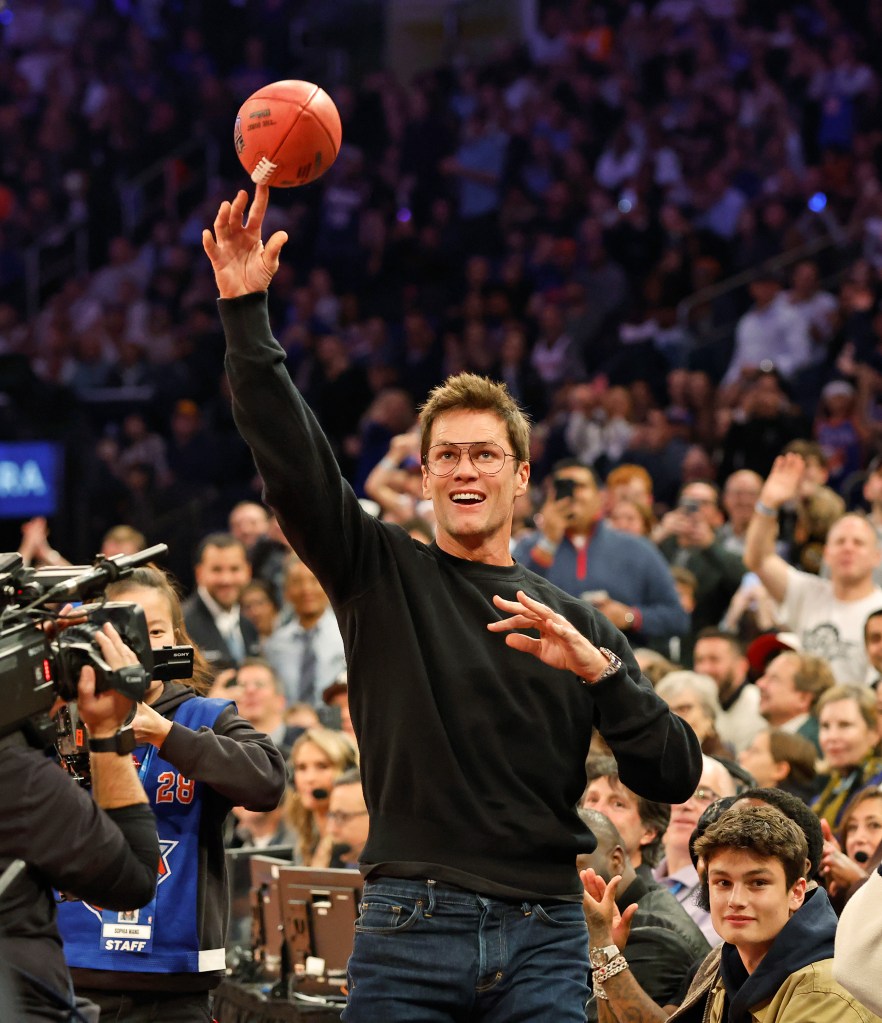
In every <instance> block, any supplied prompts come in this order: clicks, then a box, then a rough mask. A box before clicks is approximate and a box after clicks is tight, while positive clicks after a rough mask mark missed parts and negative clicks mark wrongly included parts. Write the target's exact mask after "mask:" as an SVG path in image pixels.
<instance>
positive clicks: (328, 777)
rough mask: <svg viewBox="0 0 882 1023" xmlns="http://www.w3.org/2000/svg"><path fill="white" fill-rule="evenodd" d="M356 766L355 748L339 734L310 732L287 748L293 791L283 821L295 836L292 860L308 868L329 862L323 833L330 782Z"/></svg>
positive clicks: (326, 836) (328, 844)
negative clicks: (292, 775) (289, 749)
mask: <svg viewBox="0 0 882 1023" xmlns="http://www.w3.org/2000/svg"><path fill="white" fill-rule="evenodd" d="M357 763H358V754H357V753H356V750H355V747H354V746H353V745H352V743H351V742H350V741H349V740H348V739H347V738H346V736H345V735H344V734H343V733H342V732H335V731H332V730H331V729H330V728H322V727H317V728H310V729H308V730H307V731H306V732H304V733H303V735H301V736H300V737H299V738H298V739H297V741H296V742H295V743H294V745H293V747H292V748H291V767H292V769H293V773H294V781H293V790H290V789H289V791H288V799H287V807H286V812H285V818H286V820H287V821H288V823H289V825H290V826H291V828H292V829H293V831H294V832H295V834H296V836H297V845H296V847H295V849H294V859H295V862H297V863H303V864H305V865H306V866H311V867H326V866H327V865H328V864H329V863H330V861H331V846H332V842H331V838H330V835H329V834H328V832H327V818H328V803H329V800H330V796H331V786H332V785H333V784H334V780H335V779H336V778H339V776H340V775H341V774H342V773H343V772H344V771H346V770H348V769H349V768H350V767H354V766H356V764H357Z"/></svg>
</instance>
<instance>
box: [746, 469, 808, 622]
mask: <svg viewBox="0 0 882 1023" xmlns="http://www.w3.org/2000/svg"><path fill="white" fill-rule="evenodd" d="M804 471H805V462H804V461H803V458H802V456H801V455H796V454H792V453H791V454H786V455H779V456H778V457H777V458H776V459H775V462H774V464H773V465H772V471H771V472H770V473H769V475H768V477H767V478H766V481H765V483H763V488H762V490H761V491H760V496H759V501H757V506H756V511H754V513H753V518H751V520H750V523H749V525H748V527H747V536H746V538H745V541H744V564H745V565H746V566H747V568H748V569H749V570H750V571H751V572H756V574H757V575H758V576H759V577H760V579H761V580H762V583H763V585H764V586H765V588H766V589H767V590H768V591H769V595H770V596H771V597H772V599H773V600H777V601H778V602H779V603H780V601H782V600H783V599H784V594H785V593H786V592H787V570H788V565H787V562H786V561H785V560H784V559H783V558H782V557H781V556H780V554H778V553H776V551H775V540H776V539H777V536H778V512H779V511H780V509H781V505H783V504H785V503H786V502H787V501H792V500H793V499H794V498H795V497H796V495H797V493H798V491H799V483H800V480H801V479H802V475H803V472H804Z"/></svg>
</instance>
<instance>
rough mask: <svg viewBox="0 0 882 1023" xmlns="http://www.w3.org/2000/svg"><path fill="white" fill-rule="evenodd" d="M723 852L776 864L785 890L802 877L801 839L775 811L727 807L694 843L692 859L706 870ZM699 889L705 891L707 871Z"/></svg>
mask: <svg viewBox="0 0 882 1023" xmlns="http://www.w3.org/2000/svg"><path fill="white" fill-rule="evenodd" d="M726 849H740V850H743V851H744V852H749V853H753V854H754V855H755V856H762V857H766V858H774V859H776V860H778V862H779V863H780V864H781V866H782V867H783V868H784V881H785V883H786V885H787V887H788V888H791V887H792V886H793V885H794V884H796V882H797V881H798V880H799V878H801V877H804V876H805V872H806V859H807V853H808V843H807V842H806V838H805V835H804V834H803V831H802V829H801V828H800V827H799V825H798V824H796V823H795V822H794V821H792V820H790V818H789V817H785V816H784V814H783V813H782V812H781V811H780V810H778V809H776V808H775V807H772V806H744V807H731V808H730V809H729V810H727V811H726V812H725V813H724V814H723V815H722V816H721V817H720V819H719V820H718V821H716V822H715V823H713V824H711V825H710V827H709V828H708V829H707V831H706V832H705V833H704V834H703V835H702V836H701V838H699V839H698V840H697V841H696V843H695V852H696V855H697V856H699V857H700V858H701V859H703V860H704V863H705V867H706V868H707V867H708V866H709V865H710V863H711V860H712V859H713V857H714V856H715V855H716V854H717V853H719V852H723V851H724V850H726ZM701 887H702V889H707V888H708V882H707V870H705V877H704V880H703V881H702V885H701ZM708 901H710V900H709V899H708Z"/></svg>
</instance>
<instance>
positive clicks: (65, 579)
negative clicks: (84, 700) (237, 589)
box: [0, 544, 193, 748]
mask: <svg viewBox="0 0 882 1023" xmlns="http://www.w3.org/2000/svg"><path fill="white" fill-rule="evenodd" d="M167 550H168V547H167V546H166V545H165V544H157V545H156V546H154V547H149V548H147V549H146V550H143V551H139V552H138V553H137V554H129V555H125V554H120V555H115V556H114V557H112V558H106V557H103V556H99V557H98V558H97V559H96V560H95V562H94V564H92V565H68V566H64V568H54V567H53V568H37V569H34V568H29V567H25V566H24V564H23V563H22V559H21V556H20V555H18V554H15V553H13V554H0V692H2V695H3V699H2V702H0V739H2V738H3V737H5V736H7V735H11V734H13V733H14V732H17V731H20V732H22V733H23V734H24V736H25V738H26V739H27V741H28V742H29V743H31V744H32V745H34V746H38V747H44V748H48V747H49V746H51V745H52V744H53V743H54V742H55V740H56V723H55V721H54V720H53V719H52V718H50V715H49V711H50V710H51V708H52V706H53V705H54V703H55V701H56V699H57V698H59V697H60V698H61V699H62V700H68V701H72V700H75V699H76V695H77V683H78V681H79V677H80V671H81V669H82V668H83V667H84V666H85V665H91V667H93V668H94V670H95V676H96V682H95V689H96V692H105V691H107V690H109V689H116V690H118V691H119V692H122V693H124V694H125V695H126V696H128V697H129V698H130V699H132V700H135V701H140V700H143V698H144V696H145V694H146V692H147V690H148V688H149V686H150V682H151V681H152V680H153V679H162V680H163V681H165V680H166V679H172V678H187V677H189V676H190V675H191V674H192V671H193V648H192V647H182V646H178V647H165V648H163V649H161V650H151V648H150V635H149V632H148V630H147V622H146V619H145V618H144V612H143V611H142V609H141V607H140V606H139V605H138V604H131V603H123V602H107V601H103V600H101V595H102V594H103V591H104V588H105V587H106V586H107V584H108V583H111V582H115V581H116V580H117V579H124V578H125V577H126V576H128V575H130V574H131V573H132V572H133V571H134V570H135V569H136V568H138V567H139V566H141V565H143V564H146V563H147V562H149V561H151V560H152V559H153V558H155V557H156V556H157V555H160V554H164V553H165V552H166V551H167ZM92 597H96V598H98V599H97V600H96V602H95V603H91V604H85V605H81V606H79V607H77V608H76V609H75V610H74V611H73V612H72V614H73V615H74V616H75V619H76V620H75V622H74V624H72V625H65V623H64V621H63V619H62V616H61V611H62V608H63V607H64V606H65V605H66V604H68V603H69V602H70V601H72V600H82V599H83V598H92ZM105 622H110V623H111V624H112V625H113V626H114V628H115V629H116V631H117V632H118V633H119V634H120V637H121V638H122V640H123V642H124V643H125V644H126V645H127V646H128V647H129V648H130V649H131V650H132V651H133V653H134V654H135V655H136V656H137V658H138V660H139V662H140V664H141V666H142V668H143V671H142V672H140V673H138V672H116V671H114V670H113V669H112V668H111V667H110V665H109V664H108V663H107V662H106V661H105V660H104V657H103V655H102V653H101V649H100V647H99V646H98V644H97V643H96V642H95V634H96V633H97V632H98V631H99V630H100V629H101V627H102V625H103V624H104V623H105ZM67 720H68V721H70V717H69V716H68V719H67Z"/></svg>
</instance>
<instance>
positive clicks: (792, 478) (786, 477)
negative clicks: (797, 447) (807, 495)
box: [759, 452, 805, 509]
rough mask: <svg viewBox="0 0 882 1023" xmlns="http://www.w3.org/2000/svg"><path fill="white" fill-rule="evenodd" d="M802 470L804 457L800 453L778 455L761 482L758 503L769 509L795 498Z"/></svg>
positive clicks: (803, 470) (803, 468) (776, 507)
mask: <svg viewBox="0 0 882 1023" xmlns="http://www.w3.org/2000/svg"><path fill="white" fill-rule="evenodd" d="M804 472H805V459H803V457H802V455H797V454H796V453H794V452H789V453H787V454H785V455H779V456H778V457H777V458H776V459H775V461H774V462H773V463H772V470H771V472H770V473H769V475H768V476H767V477H766V479H765V482H764V483H763V487H762V490H761V491H760V496H759V500H760V504H764V505H766V507H768V508H770V509H778V508H780V507H781V505H783V504H787V502H788V501H793V500H795V499H796V497H797V495H798V493H799V484H800V483H801V482H802V476H803V473H804Z"/></svg>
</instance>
